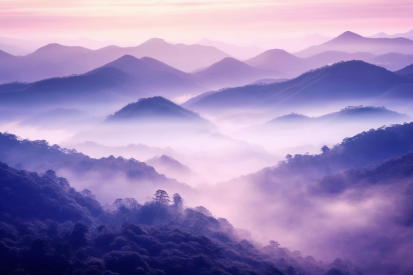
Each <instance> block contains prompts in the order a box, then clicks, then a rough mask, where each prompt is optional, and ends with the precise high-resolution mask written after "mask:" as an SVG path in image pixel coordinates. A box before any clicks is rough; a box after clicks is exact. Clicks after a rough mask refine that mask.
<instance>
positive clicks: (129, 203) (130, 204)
mask: <svg viewBox="0 0 413 275" xmlns="http://www.w3.org/2000/svg"><path fill="white" fill-rule="evenodd" d="M123 205H124V206H125V207H126V208H128V209H135V208H137V207H138V206H139V203H138V202H137V201H136V200H135V199H134V198H126V199H124V200H123Z"/></svg>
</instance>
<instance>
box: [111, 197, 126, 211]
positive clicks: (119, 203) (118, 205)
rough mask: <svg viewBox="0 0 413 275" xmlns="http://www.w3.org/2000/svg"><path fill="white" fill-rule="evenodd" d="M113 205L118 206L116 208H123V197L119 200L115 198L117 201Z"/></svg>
mask: <svg viewBox="0 0 413 275" xmlns="http://www.w3.org/2000/svg"><path fill="white" fill-rule="evenodd" d="M113 205H114V206H115V207H116V209H119V208H121V207H122V206H124V204H123V199H117V200H115V202H114V203H113Z"/></svg>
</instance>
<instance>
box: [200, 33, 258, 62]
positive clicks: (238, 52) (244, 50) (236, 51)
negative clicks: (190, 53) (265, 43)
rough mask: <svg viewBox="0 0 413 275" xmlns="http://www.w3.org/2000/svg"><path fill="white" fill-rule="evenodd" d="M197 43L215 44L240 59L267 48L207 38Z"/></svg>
mask: <svg viewBox="0 0 413 275" xmlns="http://www.w3.org/2000/svg"><path fill="white" fill-rule="evenodd" d="M197 44H199V45H204V46H213V47H215V48H217V49H219V50H221V51H223V52H225V53H228V54H230V55H231V56H233V57H235V58H237V59H240V60H244V59H248V58H251V57H253V56H256V55H258V54H260V53H262V52H264V51H265V49H262V48H260V47H258V46H248V47H242V46H238V45H232V44H228V43H224V42H221V41H213V40H209V39H206V38H204V39H202V40H200V41H199V42H198V43H197Z"/></svg>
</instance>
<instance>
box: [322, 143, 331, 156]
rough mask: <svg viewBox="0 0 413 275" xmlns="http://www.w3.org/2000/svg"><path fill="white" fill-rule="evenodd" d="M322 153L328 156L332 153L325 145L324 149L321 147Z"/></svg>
mask: <svg viewBox="0 0 413 275" xmlns="http://www.w3.org/2000/svg"><path fill="white" fill-rule="evenodd" d="M321 152H323V154H326V153H328V152H330V148H328V146H327V145H324V146H323V147H321Z"/></svg>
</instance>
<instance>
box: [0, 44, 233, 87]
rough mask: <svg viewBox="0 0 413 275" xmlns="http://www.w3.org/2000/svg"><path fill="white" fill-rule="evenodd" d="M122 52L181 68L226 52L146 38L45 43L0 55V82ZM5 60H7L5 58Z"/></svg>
mask: <svg viewBox="0 0 413 275" xmlns="http://www.w3.org/2000/svg"><path fill="white" fill-rule="evenodd" d="M124 55H132V56H135V57H137V58H142V57H152V58H155V59H157V60H159V61H161V62H164V63H166V64H168V65H170V66H173V67H176V68H177V69H180V70H183V71H188V72H189V71H193V70H195V69H199V68H203V67H207V66H209V65H211V64H213V63H215V62H217V61H219V60H221V59H223V58H225V57H228V56H229V55H228V54H226V53H224V52H222V51H220V50H218V49H216V48H214V47H209V46H203V45H185V44H176V45H172V44H169V43H167V42H165V41H164V40H162V39H158V38H154V39H150V40H148V41H146V42H144V43H142V44H141V45H139V46H136V47H126V48H122V47H118V46H108V47H105V48H101V49H98V50H90V49H87V48H83V47H79V46H63V45H60V44H48V45H46V46H44V47H41V48H39V49H38V50H36V51H35V52H33V53H31V54H28V55H25V56H22V57H15V56H11V57H8V58H7V60H6V59H5V58H4V57H3V54H1V55H0V61H2V62H1V63H0V83H5V82H12V81H24V82H25V81H37V80H40V79H45V78H50V77H60V76H67V75H71V74H81V73H85V72H87V71H90V70H93V69H95V68H97V67H100V66H103V65H104V64H106V63H109V62H111V61H113V60H116V59H118V58H120V57H122V56H124ZM6 61H7V62H6Z"/></svg>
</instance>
